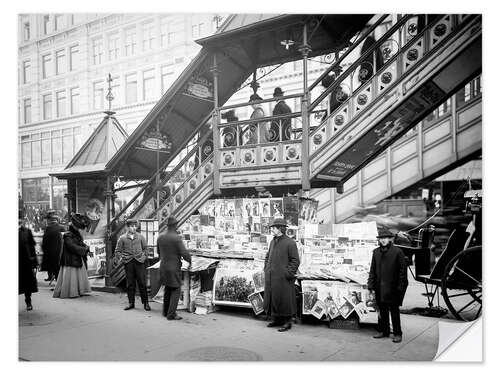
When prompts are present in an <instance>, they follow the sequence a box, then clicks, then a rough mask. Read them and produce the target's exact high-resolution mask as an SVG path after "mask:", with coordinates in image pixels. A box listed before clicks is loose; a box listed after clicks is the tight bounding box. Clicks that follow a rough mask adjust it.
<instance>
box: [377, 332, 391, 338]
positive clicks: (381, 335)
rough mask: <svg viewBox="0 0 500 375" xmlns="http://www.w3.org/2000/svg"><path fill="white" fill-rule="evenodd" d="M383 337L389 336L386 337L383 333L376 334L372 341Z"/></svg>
mask: <svg viewBox="0 0 500 375" xmlns="http://www.w3.org/2000/svg"><path fill="white" fill-rule="evenodd" d="M385 337H389V335H386V334H385V333H378V334H376V335H375V336H373V338H374V339H383V338H385Z"/></svg>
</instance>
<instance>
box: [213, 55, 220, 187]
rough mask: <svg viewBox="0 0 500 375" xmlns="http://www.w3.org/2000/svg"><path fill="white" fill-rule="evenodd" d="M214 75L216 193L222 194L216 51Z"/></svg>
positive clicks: (214, 172)
mask: <svg viewBox="0 0 500 375" xmlns="http://www.w3.org/2000/svg"><path fill="white" fill-rule="evenodd" d="M211 71H212V74H213V76H214V113H213V115H212V133H213V143H214V152H213V154H214V171H213V174H214V194H215V195H220V194H221V192H220V173H219V166H220V137H219V86H218V85H219V70H218V69H217V54H216V53H214V65H213V67H212V69H211Z"/></svg>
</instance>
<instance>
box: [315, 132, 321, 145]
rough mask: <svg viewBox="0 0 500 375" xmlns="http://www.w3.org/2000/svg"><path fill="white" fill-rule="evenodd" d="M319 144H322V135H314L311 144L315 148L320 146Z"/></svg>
mask: <svg viewBox="0 0 500 375" xmlns="http://www.w3.org/2000/svg"><path fill="white" fill-rule="evenodd" d="M321 142H323V135H321V134H315V135H314V137H313V143H314V144H315V145H316V146H319V145H320V144H321Z"/></svg>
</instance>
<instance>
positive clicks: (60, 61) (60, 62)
mask: <svg viewBox="0 0 500 375" xmlns="http://www.w3.org/2000/svg"><path fill="white" fill-rule="evenodd" d="M65 70H66V51H65V50H63V49H62V50H59V51H56V75H57V74H62V73H64V72H65Z"/></svg>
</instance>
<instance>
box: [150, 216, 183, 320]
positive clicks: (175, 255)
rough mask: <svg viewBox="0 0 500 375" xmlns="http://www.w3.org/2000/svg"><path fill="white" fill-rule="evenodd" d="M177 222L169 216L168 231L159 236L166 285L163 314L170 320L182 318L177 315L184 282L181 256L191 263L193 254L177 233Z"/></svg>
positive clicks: (162, 279) (162, 278)
mask: <svg viewBox="0 0 500 375" xmlns="http://www.w3.org/2000/svg"><path fill="white" fill-rule="evenodd" d="M177 224H178V221H177V220H176V219H175V218H174V217H172V216H170V217H168V218H167V231H166V232H163V233H162V234H160V235H159V236H158V251H159V253H160V260H161V263H160V280H161V282H162V284H163V285H165V292H164V294H163V316H165V317H166V318H167V319H168V320H180V319H182V317H180V316H179V315H177V305H178V304H179V297H180V294H181V284H182V273H181V258H182V259H184V260H185V261H187V262H189V263H191V255H190V254H189V252H188V251H187V250H186V248H185V247H184V244H183V242H182V239H181V237H180V236H179V235H178V234H177Z"/></svg>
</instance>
